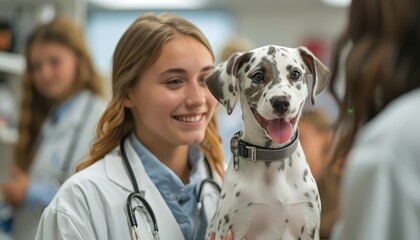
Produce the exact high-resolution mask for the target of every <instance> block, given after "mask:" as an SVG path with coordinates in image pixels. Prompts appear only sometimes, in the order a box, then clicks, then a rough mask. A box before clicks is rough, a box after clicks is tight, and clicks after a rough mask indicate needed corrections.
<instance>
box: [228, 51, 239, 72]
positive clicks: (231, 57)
mask: <svg viewBox="0 0 420 240" xmlns="http://www.w3.org/2000/svg"><path fill="white" fill-rule="evenodd" d="M238 55H239V54H238V53H234V54H232V55H231V56H230V57H229V60H228V62H227V65H226V73H227V74H228V75H229V76H230V75H232V68H233V64H234V63H235V60H236V58H237V57H238Z"/></svg>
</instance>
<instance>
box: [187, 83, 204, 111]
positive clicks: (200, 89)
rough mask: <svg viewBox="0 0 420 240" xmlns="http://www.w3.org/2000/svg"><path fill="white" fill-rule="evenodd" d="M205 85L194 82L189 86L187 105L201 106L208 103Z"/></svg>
mask: <svg viewBox="0 0 420 240" xmlns="http://www.w3.org/2000/svg"><path fill="white" fill-rule="evenodd" d="M205 88H206V87H205V86H200V85H199V84H193V85H191V86H189V87H188V91H187V92H186V103H187V106H201V105H203V104H205V103H206V94H205V90H206V89H205Z"/></svg>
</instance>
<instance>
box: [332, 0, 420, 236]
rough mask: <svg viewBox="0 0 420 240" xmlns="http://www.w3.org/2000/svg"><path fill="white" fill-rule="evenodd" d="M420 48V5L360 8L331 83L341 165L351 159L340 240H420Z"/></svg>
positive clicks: (414, 1) (362, 1)
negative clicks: (336, 106) (341, 88)
mask: <svg viewBox="0 0 420 240" xmlns="http://www.w3.org/2000/svg"><path fill="white" fill-rule="evenodd" d="M419 43H420V2H419V1H418V0H369V1H366V0H353V1H352V3H351V6H350V11H349V20H348V25H347V27H346V28H345V31H344V33H343V34H342V36H341V37H340V38H339V39H338V41H337V46H336V49H335V54H334V56H335V61H334V62H335V67H334V68H333V77H332V82H331V90H332V91H333V92H334V94H335V96H336V98H337V100H338V103H339V107H340V112H341V114H340V117H339V119H338V122H337V123H338V127H339V128H338V129H339V130H340V134H339V135H338V136H340V138H339V139H337V140H338V144H337V146H338V147H337V149H336V152H335V158H334V159H342V158H346V160H345V161H344V173H343V180H342V184H341V195H340V204H339V208H340V211H339V219H338V222H337V223H336V225H335V227H334V230H333V237H332V239H340V240H346V239H358V240H364V239H369V240H371V239H381V240H386V239H399V240H401V239H418V238H419V236H420V228H419V226H420V191H418V190H416V189H418V185H419V184H420V174H419V171H420V157H419V156H420V147H419V146H420V145H419V142H420V128H419V127H418V125H419V123H420V112H419V111H418V106H419V104H420V88H419V87H420V67H419V66H420V58H419V56H420V44H419ZM348 44H350V51H349V52H348V55H347V56H346V64H345V68H344V71H345V84H344V85H345V94H344V96H339V94H338V91H337V85H338V84H339V83H338V81H339V79H338V77H337V76H338V75H337V72H338V71H339V70H340V68H339V60H340V58H341V55H342V53H343V50H344V48H346V47H347V46H348Z"/></svg>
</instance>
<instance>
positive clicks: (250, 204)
mask: <svg viewBox="0 0 420 240" xmlns="http://www.w3.org/2000/svg"><path fill="white" fill-rule="evenodd" d="M252 204H254V203H253V202H250V203H248V205H246V206H247V207H250V206H252Z"/></svg>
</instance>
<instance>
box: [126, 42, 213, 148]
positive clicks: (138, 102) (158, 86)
mask: <svg viewBox="0 0 420 240" xmlns="http://www.w3.org/2000/svg"><path fill="white" fill-rule="evenodd" d="M213 68H214V67H213V57H212V55H211V53H210V51H209V50H208V49H207V48H206V47H205V46H204V45H203V44H202V43H200V42H199V41H198V40H196V39H194V38H193V37H190V36H185V35H175V36H174V37H173V38H172V39H171V40H169V41H168V42H167V43H166V45H165V46H164V47H163V49H162V52H161V54H160V56H159V58H158V59H157V60H156V62H155V63H154V64H153V65H152V66H150V67H149V68H148V69H147V70H146V71H145V72H144V73H143V74H142V76H141V77H140V79H139V81H138V82H137V83H136V84H135V85H134V86H133V87H132V88H131V89H129V91H128V97H127V98H126V100H125V101H124V106H125V107H128V108H130V109H131V112H132V113H133V116H134V120H135V122H136V127H135V128H136V136H137V138H138V139H139V140H140V141H141V142H142V143H143V144H144V145H145V146H148V145H149V146H159V145H162V146H168V145H170V146H178V145H188V144H193V143H199V142H201V141H202V140H203V139H204V135H205V130H206V127H207V125H208V123H209V122H210V120H211V118H212V116H213V114H214V111H215V108H216V105H217V100H216V99H215V98H214V97H213V95H212V94H211V93H210V91H209V90H208V88H207V85H206V83H205V82H204V77H206V76H207V75H208V74H210V73H211V72H212V70H213Z"/></svg>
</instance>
